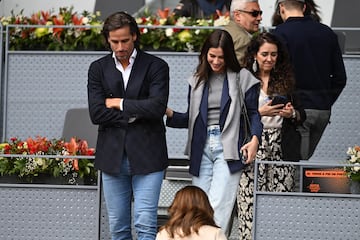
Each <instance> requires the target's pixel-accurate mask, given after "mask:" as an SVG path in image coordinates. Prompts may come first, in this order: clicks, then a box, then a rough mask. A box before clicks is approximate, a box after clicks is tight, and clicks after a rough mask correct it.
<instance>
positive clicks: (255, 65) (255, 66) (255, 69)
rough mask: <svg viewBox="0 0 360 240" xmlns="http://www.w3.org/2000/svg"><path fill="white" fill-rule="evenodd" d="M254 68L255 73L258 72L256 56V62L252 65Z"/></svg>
mask: <svg viewBox="0 0 360 240" xmlns="http://www.w3.org/2000/svg"><path fill="white" fill-rule="evenodd" d="M252 70H253V71H254V73H256V72H257V62H256V58H254V62H253V65H252Z"/></svg>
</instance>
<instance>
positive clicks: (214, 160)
mask: <svg viewBox="0 0 360 240" xmlns="http://www.w3.org/2000/svg"><path fill="white" fill-rule="evenodd" d="M240 175H241V171H240V172H237V173H233V174H231V173H230V170H229V167H228V164H227V162H226V161H225V160H224V154H223V147H222V144H221V132H220V127H219V126H218V125H215V126H210V127H208V136H207V140H206V144H205V148H204V154H203V156H202V160H201V165H200V173H199V177H195V176H194V177H193V178H192V183H193V185H195V186H198V187H200V188H201V189H203V190H204V191H205V192H206V193H207V195H208V197H209V201H210V203H211V206H212V207H213V209H214V218H215V222H216V224H217V225H219V227H221V229H222V230H223V231H224V232H225V233H228V232H229V230H230V229H229V224H230V219H231V213H232V211H233V208H234V204H235V200H236V193H237V189H238V185H239V181H240Z"/></svg>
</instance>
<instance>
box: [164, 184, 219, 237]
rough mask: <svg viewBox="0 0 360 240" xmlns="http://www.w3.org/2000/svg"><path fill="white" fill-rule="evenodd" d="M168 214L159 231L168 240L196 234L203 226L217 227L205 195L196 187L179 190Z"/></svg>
mask: <svg viewBox="0 0 360 240" xmlns="http://www.w3.org/2000/svg"><path fill="white" fill-rule="evenodd" d="M168 212H169V216H170V218H169V220H168V221H167V223H166V224H165V225H164V226H162V227H161V229H165V230H166V231H167V233H168V234H169V236H170V238H174V236H175V235H179V236H181V237H186V236H189V235H191V234H192V233H193V232H195V233H198V232H199V229H200V227H201V226H204V225H209V226H214V227H218V226H217V225H216V224H215V221H214V210H213V208H212V207H211V205H210V202H209V199H208V197H207V195H206V193H205V192H204V191H203V190H202V189H201V188H199V187H196V186H186V187H184V188H182V189H181V190H179V191H178V192H177V193H176V194H175V198H174V201H173V202H172V204H171V205H170V207H169V209H168Z"/></svg>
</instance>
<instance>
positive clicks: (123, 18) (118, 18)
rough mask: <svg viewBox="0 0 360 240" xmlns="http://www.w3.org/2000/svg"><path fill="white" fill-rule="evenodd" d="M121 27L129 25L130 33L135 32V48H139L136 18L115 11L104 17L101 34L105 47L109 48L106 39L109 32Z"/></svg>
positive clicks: (138, 31)
mask: <svg viewBox="0 0 360 240" xmlns="http://www.w3.org/2000/svg"><path fill="white" fill-rule="evenodd" d="M123 27H129V28H130V33H131V34H136V36H137V38H136V41H135V48H139V41H140V30H139V28H138V25H137V23H136V20H135V19H134V18H133V17H132V16H131V15H129V14H128V13H126V12H116V13H113V14H111V15H110V16H108V17H107V18H106V19H105V21H104V25H103V29H102V34H103V36H104V38H105V42H106V47H107V48H109V49H110V45H109V43H108V41H107V39H108V37H109V33H110V32H111V31H114V30H117V29H119V28H123Z"/></svg>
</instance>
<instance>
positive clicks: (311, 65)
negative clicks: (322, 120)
mask: <svg viewBox="0 0 360 240" xmlns="http://www.w3.org/2000/svg"><path fill="white" fill-rule="evenodd" d="M274 33H275V34H277V35H278V36H280V37H281V38H282V40H283V41H284V43H285V44H286V46H287V48H288V50H289V54H290V58H291V61H292V63H293V66H294V71H295V78H296V91H297V93H298V94H299V97H300V99H301V102H302V105H303V107H304V109H318V110H330V109H331V106H332V105H333V104H334V103H335V101H336V99H337V98H338V97H339V95H340V93H341V92H342V90H343V88H344V87H345V84H346V73H345V67H344V62H343V58H342V53H341V49H340V47H339V43H338V40H337V35H336V34H335V33H334V32H333V31H332V30H331V28H329V27H328V26H326V25H324V24H321V23H319V22H317V21H314V20H313V19H312V18H311V17H310V16H305V17H290V18H288V19H287V20H286V21H285V22H284V23H283V24H280V25H278V26H277V27H276V29H275V30H274Z"/></svg>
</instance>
